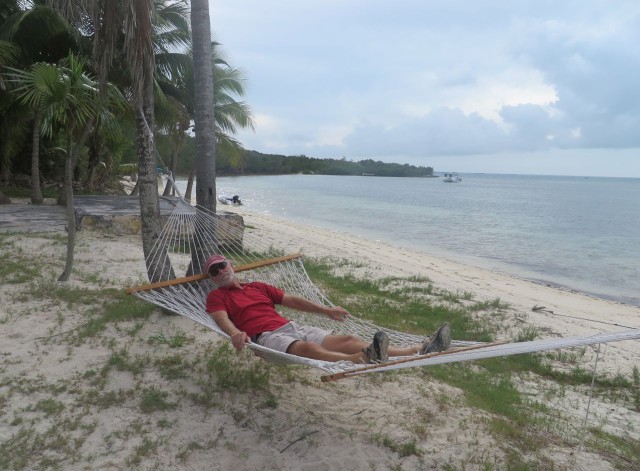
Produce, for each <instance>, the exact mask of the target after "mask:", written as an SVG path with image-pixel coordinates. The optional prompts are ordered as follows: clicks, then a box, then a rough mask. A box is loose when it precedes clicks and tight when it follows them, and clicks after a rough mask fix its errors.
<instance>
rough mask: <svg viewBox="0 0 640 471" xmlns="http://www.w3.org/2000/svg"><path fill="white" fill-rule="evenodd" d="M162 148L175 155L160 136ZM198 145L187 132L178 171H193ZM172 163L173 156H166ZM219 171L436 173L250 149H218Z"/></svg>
mask: <svg viewBox="0 0 640 471" xmlns="http://www.w3.org/2000/svg"><path fill="white" fill-rule="evenodd" d="M157 145H158V152H159V153H160V155H162V156H170V155H173V153H174V152H175V149H174V148H173V145H172V143H171V141H170V140H169V139H167V138H166V137H165V136H162V135H161V136H158V139H157ZM194 156H195V145H194V142H193V138H192V137H191V136H187V139H185V141H184V143H183V145H182V147H181V149H180V150H179V151H178V159H177V166H176V172H175V173H176V174H177V175H189V173H190V172H191V170H192V169H193V167H194V160H195V158H194ZM165 161H166V164H167V165H169V161H170V159H169V158H167V159H165ZM216 172H217V174H218V175H220V176H224V175H289V174H298V173H303V174H309V175H358V176H367V177H434V176H435V175H434V172H433V167H422V166H419V167H417V166H415V165H409V164H396V163H386V162H380V161H375V160H373V159H365V160H360V161H357V162H355V161H353V160H347V158H346V157H343V158H341V159H328V158H327V159H320V158H317V157H307V156H306V155H281V154H263V153H261V152H258V151H255V150H246V151H244V153H243V154H242V155H241V156H235V158H230V157H229V156H227V155H225V154H224V152H221V151H220V149H219V150H218V154H217V156H216Z"/></svg>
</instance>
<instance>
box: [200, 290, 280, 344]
mask: <svg viewBox="0 0 640 471" xmlns="http://www.w3.org/2000/svg"><path fill="white" fill-rule="evenodd" d="M283 296H284V291H282V290H281V289H279V288H276V287H275V286H271V285H268V284H266V283H261V282H259V281H254V282H252V283H247V284H243V285H242V288H237V287H235V286H231V287H228V288H227V287H221V288H217V289H214V290H213V291H211V292H210V293H209V295H208V296H207V304H206V309H207V312H209V313H212V312H216V311H225V312H226V313H227V315H228V316H229V319H230V320H231V322H233V324H234V325H235V326H236V327H237V328H238V329H240V330H242V331H243V332H246V333H247V335H248V336H250V337H252V336H254V335H258V334H261V333H263V332H271V331H274V330H276V329H278V328H280V327H282V326H283V325H285V324H288V323H289V321H288V320H287V319H285V318H284V317H282V316H281V315H280V314H278V312H277V311H276V309H275V305H276V304H282V297H283Z"/></svg>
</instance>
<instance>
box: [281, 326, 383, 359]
mask: <svg viewBox="0 0 640 471" xmlns="http://www.w3.org/2000/svg"><path fill="white" fill-rule="evenodd" d="M388 347H389V338H388V337H387V334H385V333H384V332H376V334H375V335H374V336H373V342H371V343H370V344H367V343H366V342H364V341H363V340H362V339H360V338H358V337H355V336H353V335H333V334H329V335H326V336H325V337H324V339H323V340H322V344H318V343H316V342H305V341H302V340H298V341H296V342H294V343H292V344H291V345H289V348H288V349H287V353H291V354H293V355H298V356H303V357H307V358H313V359H316V360H325V361H341V360H343V361H350V362H352V363H360V362H364V363H379V362H384V361H387V359H388V358H389V355H388V353H387V349H388Z"/></svg>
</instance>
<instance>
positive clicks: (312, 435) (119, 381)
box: [0, 208, 640, 471]
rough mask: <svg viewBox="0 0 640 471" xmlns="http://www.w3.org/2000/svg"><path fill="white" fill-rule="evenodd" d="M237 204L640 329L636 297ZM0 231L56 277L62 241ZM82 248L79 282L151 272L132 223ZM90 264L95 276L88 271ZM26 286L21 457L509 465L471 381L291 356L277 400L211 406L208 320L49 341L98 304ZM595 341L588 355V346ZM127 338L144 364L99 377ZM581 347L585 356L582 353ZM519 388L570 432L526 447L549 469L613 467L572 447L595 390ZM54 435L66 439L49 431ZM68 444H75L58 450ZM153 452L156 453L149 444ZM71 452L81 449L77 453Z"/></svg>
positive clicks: (595, 408)
mask: <svg viewBox="0 0 640 471" xmlns="http://www.w3.org/2000/svg"><path fill="white" fill-rule="evenodd" d="M234 211H237V212H240V213H242V214H244V216H245V220H246V221H245V222H246V224H248V225H250V226H251V227H254V228H255V230H256V231H258V232H259V233H261V234H264V235H265V236H268V237H270V238H272V239H273V238H275V239H276V240H278V241H279V244H278V245H280V246H282V247H286V248H287V249H291V250H292V251H295V250H302V252H303V253H304V254H307V255H312V256H316V255H319V256H323V255H333V256H339V257H344V258H349V259H353V260H359V261H361V262H364V263H366V264H370V265H371V266H372V267H374V269H375V270H379V272H378V273H380V274H381V275H387V274H389V275H401V276H409V275H424V276H427V277H429V278H430V279H431V280H433V282H434V283H435V284H436V285H437V286H439V287H440V288H443V289H447V290H450V291H459V292H470V293H472V294H473V297H474V299H475V300H493V299H495V298H500V299H501V300H502V301H503V302H507V303H510V304H511V305H512V306H513V312H514V313H515V316H517V317H518V318H520V319H521V320H522V321H524V322H528V323H530V324H532V325H534V326H538V327H539V328H541V329H544V330H545V332H547V334H546V335H548V336H555V335H561V336H574V335H585V334H589V333H598V332H605V331H607V332H608V331H616V330H622V327H616V326H614V325H611V324H621V325H625V326H632V327H638V319H639V318H640V317H639V314H640V309H638V308H636V307H632V306H626V305H622V304H619V303H615V302H611V301H606V300H602V299H596V298H593V297H589V296H586V295H583V294H579V293H575V292H571V291H567V290H560V289H556V288H552V287H547V286H543V285H540V284H535V283H531V282H528V281H525V280H519V279H515V278H512V277H508V276H504V275H501V274H499V273H495V272H492V271H487V270H483V269H480V268H475V267H470V266H466V265H461V264H458V263H455V262H452V261H449V260H444V259H441V258H438V257H434V256H431V255H429V254H425V253H421V252H416V251H411V250H406V249H402V248H399V247H394V246H391V245H389V244H384V243H380V242H373V241H367V240H365V239H361V238H358V237H353V236H350V235H347V234H338V233H336V232H331V231H326V230H322V229H318V228H315V227H309V226H303V225H298V224H292V223H290V222H288V221H283V220H278V219H277V218H273V217H265V216H263V215H259V214H253V213H250V212H249V211H246V210H245V209H244V208H237V209H236V208H234ZM4 240H5V241H7V242H8V243H7V244H5V245H4V248H3V247H0V254H5V253H6V250H7V247H10V248H9V250H11V251H13V252H14V253H15V251H20V250H22V251H23V253H26V254H29V256H32V257H33V258H34V259H38V260H40V261H41V263H42V265H43V266H45V267H47V268H45V269H44V270H43V274H42V278H43V283H51V282H52V281H53V280H55V278H56V277H57V275H58V274H59V273H60V272H61V270H62V267H63V264H64V243H63V242H61V241H58V242H57V243H54V242H51V241H50V236H48V235H47V236H33V235H32V236H28V237H27V236H17V237H9V238H8V239H4ZM76 253H77V256H76V270H77V272H76V273H80V274H83V275H84V276H78V275H76V276H74V277H73V279H72V281H71V282H70V283H69V285H70V286H72V287H83V288H87V289H98V288H100V287H105V286H107V287H113V288H116V289H121V288H123V287H125V286H128V285H131V284H134V283H136V282H138V281H140V280H142V279H144V274H145V268H144V263H143V261H142V258H143V256H142V249H141V244H140V240H139V237H138V236H121V237H114V236H108V235H104V234H97V233H90V232H86V231H83V232H81V233H79V240H78V247H77V252H76ZM87 274H97V275H98V277H97V279H96V280H93V279H92V278H91V277H90V276H87ZM80 279H84V281H79V280H80ZM44 286H46V285H44ZM21 289H23V288H21V287H20V285H14V284H10V283H3V284H2V286H0V306H2V307H0V310H1V311H0V312H2V314H1V315H0V345H1V348H0V353H1V354H2V355H1V356H0V444H4V446H6V449H8V450H11V452H12V453H19V451H20V449H21V448H20V447H19V446H18V445H19V444H20V443H22V449H24V448H25V447H27V444H29V443H32V444H34V443H36V441H35V438H34V437H32V438H31V439H25V440H24V441H21V440H20V439H19V437H20V436H22V435H21V433H22V434H24V433H25V432H24V430H28V429H31V430H32V431H33V432H34V433H37V434H39V435H38V437H39V438H40V439H41V440H42V441H41V442H38V443H37V446H36V447H35V449H34V451H33V452H32V453H30V454H29V455H28V458H27V459H28V462H27V464H26V466H25V469H31V468H34V467H38V466H39V465H42V463H43V459H44V458H50V459H51V463H57V464H50V465H49V466H50V467H56V466H57V467H60V468H61V469H103V470H124V469H132V468H139V469H162V470H165V469H166V470H174V469H180V470H183V469H184V470H200V469H214V470H229V469H235V470H253V469H269V470H270V469H274V470H275V469H278V470H279V469H305V470H331V469H336V470H337V469H344V470H353V469H380V470H384V469H404V470H413V469H416V470H417V469H442V468H443V467H445V465H451V466H452V468H451V469H482V468H483V464H491V465H492V467H493V469H505V466H506V464H505V455H506V451H507V449H506V448H505V446H504V444H500V443H496V442H495V440H494V439H493V437H492V435H491V434H490V432H489V430H488V428H487V424H486V422H485V418H486V414H485V413H483V412H478V411H477V410H473V409H471V408H469V407H468V406H466V405H464V404H465V401H464V400H463V395H464V393H463V392H462V391H460V390H458V389H456V388H453V387H450V386H447V385H444V384H439V383H436V382H433V381H425V380H424V379H423V377H422V375H421V374H420V372H419V371H415V372H410V373H408V374H402V375H387V374H383V375H366V376H365V377H362V378H358V379H353V380H345V381H342V382H338V383H329V384H325V383H320V382H319V381H318V378H319V376H320V372H318V371H313V370H307V369H300V368H296V367H290V368H291V369H290V370H283V371H285V372H286V371H289V372H293V374H294V376H295V378H294V379H288V378H287V373H272V390H273V392H274V394H275V396H276V401H277V404H276V405H275V406H273V405H272V406H271V407H265V406H262V405H261V404H263V403H264V401H265V395H264V393H262V392H260V391H257V392H255V393H247V394H244V393H234V392H233V391H232V390H231V391H227V392H224V393H223V392H217V391H214V392H213V397H215V398H216V401H215V404H214V405H213V406H212V407H205V406H203V405H200V404H198V403H197V402H194V401H193V400H191V399H190V397H191V394H202V393H203V391H207V390H209V391H210V389H211V388H207V386H206V385H203V383H202V378H203V376H202V375H201V374H196V373H193V371H200V370H199V368H204V365H205V364H206V361H207V360H208V358H209V356H210V353H208V352H209V351H210V348H212V344H213V343H214V342H216V341H217V339H216V338H215V337H214V336H213V335H212V334H211V332H209V331H206V330H205V329H203V328H201V327H199V326H197V325H195V324H194V323H193V322H192V321H190V320H188V319H185V318H181V317H176V316H166V315H162V314H160V313H155V314H154V315H152V317H151V318H150V319H149V320H147V321H146V322H145V323H143V324H139V325H137V326H136V322H134V321H130V322H125V323H120V324H117V325H113V324H111V325H109V326H107V328H106V329H105V331H103V332H102V333H101V334H100V336H99V337H98V338H95V339H92V340H87V341H85V342H83V343H80V344H73V343H72V342H70V340H69V339H68V338H67V337H65V336H64V335H61V336H58V337H52V338H49V339H46V337H48V336H50V335H52V334H57V333H60V332H65V331H67V330H70V329H73V328H75V327H77V326H80V325H83V324H84V323H85V322H86V319H87V316H88V315H91V314H92V309H96V307H92V306H87V307H86V310H87V311H88V312H86V313H85V312H84V308H83V307H82V304H79V303H76V304H74V305H73V307H69V306H68V305H67V304H66V303H65V302H62V301H60V302H56V303H52V302H51V301H50V300H47V299H45V300H41V299H36V298H33V297H32V296H29V297H22V296H20V292H21ZM43 289H46V288H43ZM534 305H541V306H545V307H546V308H547V309H549V310H552V311H554V314H549V313H545V312H540V313H534V312H532V311H531V308H532V307H533V306H534ZM136 329H137V330H136ZM175 332H184V333H185V334H186V335H187V336H188V337H189V338H190V339H191V340H190V342H188V343H187V345H186V346H184V347H182V348H179V349H174V348H170V347H169V346H167V345H157V344H154V345H152V344H150V343H149V338H150V337H152V336H154V335H157V334H158V333H164V334H166V335H167V336H170V335H173V333H175ZM588 350H590V355H591V356H592V355H593V349H588ZM122 351H126V352H127V354H128V357H129V358H130V359H139V360H140V361H141V362H142V363H144V361H145V359H147V360H146V361H147V363H146V366H144V367H143V372H142V373H137V374H133V373H132V372H131V371H127V370H126V369H125V370H119V369H118V368H116V367H112V368H111V369H110V370H109V372H108V373H106V382H105V383H104V384H103V386H101V387H102V389H100V386H97V385H96V384H97V382H96V381H94V382H92V381H91V378H94V376H91V374H89V373H87V372H88V371H94V372H98V373H97V374H95V377H96V378H97V377H99V376H100V373H99V372H100V371H101V370H102V369H103V368H104V367H105V365H107V362H108V361H109V359H110V358H113V354H114V352H122ZM175 355H181V356H182V357H184V358H186V359H187V360H190V361H194V362H195V361H198V362H199V363H197V364H196V365H197V367H195V366H194V367H193V368H192V369H189V368H188V369H187V371H189V374H188V376H187V377H185V378H180V379H175V380H168V379H166V378H165V377H162V376H161V375H159V374H158V373H157V370H156V368H154V367H153V366H154V364H155V363H154V361H155V360H153V359H158V358H161V359H162V358H170V357H172V356H175ZM586 357H587V361H588V362H589V361H590V360H589V358H588V357H589V355H587V356H586ZM639 359H640V342H637V341H636V342H621V343H617V344H611V345H608V346H605V347H604V351H603V354H602V355H601V358H600V363H599V365H598V371H599V372H604V371H607V372H610V373H616V372H618V371H620V372H622V373H624V374H629V373H630V372H631V371H632V369H633V368H634V367H637V366H638V362H639ZM246 361H247V363H248V364H249V365H251V364H255V363H256V362H261V360H258V359H254V358H252V357H250V356H247V357H246ZM587 366H589V363H587ZM150 387H154V388H157V389H159V390H162V391H166V392H167V393H168V396H167V399H166V400H167V401H168V402H171V403H175V404H177V406H176V408H175V409H170V410H165V411H156V412H153V413H150V414H149V413H143V412H141V410H140V397H141V394H142V392H141V391H143V390H144V389H145V388H150ZM522 387H523V388H524V389H525V390H526V391H528V393H529V394H530V395H531V398H532V399H535V400H538V401H543V400H545V398H546V399H548V401H549V404H548V405H549V407H550V410H549V412H548V414H549V415H550V416H551V415H553V416H554V417H556V414H561V416H562V417H566V419H561V418H556V419H555V421H556V422H555V423H557V424H559V425H557V426H556V427H555V428H554V432H555V433H556V434H558V435H554V436H561V437H563V439H562V440H559V441H556V442H553V443H549V444H548V445H547V446H546V447H543V452H542V453H541V454H538V455H531V456H526V455H525V457H524V458H525V459H532V460H536V461H537V462H540V461H541V460H549V462H551V463H553V465H554V466H555V467H554V468H553V469H583V470H594V471H595V470H606V469H613V465H612V461H609V460H608V459H607V457H603V456H598V455H595V454H592V453H589V452H588V451H587V450H588V447H582V448H580V447H579V441H580V437H581V434H582V428H581V426H582V420H583V418H584V414H585V411H586V401H587V399H588V397H587V396H586V395H585V391H584V390H582V389H581V390H573V389H571V390H568V391H566V393H565V394H562V395H558V394H555V395H550V396H548V395H547V392H548V391H550V390H553V388H554V387H555V388H557V386H554V385H553V384H552V383H546V382H542V381H531V382H530V383H528V382H527V381H523V382H522ZM92 391H97V394H98V395H99V396H100V397H103V398H104V397H105V395H106V394H107V393H109V392H110V393H111V394H113V395H114V396H117V397H118V399H117V400H115V401H114V402H113V404H110V405H109V406H98V405H96V403H95V401H94V399H91V398H92V397H93V396H90V395H87V394H89V393H91V392H92ZM118 395H119V396H118ZM50 398H54V399H55V400H56V401H59V402H61V403H62V404H64V410H63V411H62V412H58V413H53V414H50V415H47V414H45V413H43V411H42V403H41V402H39V401H43V400H47V399H50ZM92 401H94V402H92ZM38 404H41V405H40V406H39V407H38ZM74 420H76V421H77V422H76V425H75V426H73V425H72V424H73V423H74V422H73V421H74ZM589 426H591V427H600V428H601V429H602V430H605V431H607V432H610V433H614V434H616V435H618V436H621V437H624V438H625V439H627V440H638V439H640V413H638V412H637V411H633V410H631V408H629V407H625V406H624V404H620V402H619V401H614V400H613V399H612V400H607V399H603V398H595V399H594V400H593V402H592V404H591V409H590V417H589ZM21 430H22V432H21ZM52 430H55V432H52ZM59 436H62V437H67V441H66V442H64V441H63V440H59V441H55V440H54V437H59ZM47 437H48V438H47ZM393 444H405V445H406V444H413V445H414V446H415V447H416V448H417V449H418V450H419V451H420V453H421V455H422V456H421V457H417V456H415V455H409V456H401V454H399V453H398V452H397V450H396V451H394V449H393ZM9 445H11V446H9ZM145 446H146V448H145ZM65 447H67V448H66V449H69V450H73V451H69V452H67V453H65V452H61V451H59V450H61V449H62V450H64V449H65ZM285 448H286V449H285ZM147 449H150V451H149V452H143V451H140V450H147ZM56 450H58V451H56ZM69 456H75V457H76V461H73V460H71V459H69ZM136 457H137V458H136ZM56 460H62V461H60V462H57V461H56ZM542 462H544V461H542ZM0 463H2V461H0ZM636 464H637V463H636ZM632 465H633V464H632ZM42 467H47V466H42ZM549 469H551V467H549ZM631 469H632V468H631Z"/></svg>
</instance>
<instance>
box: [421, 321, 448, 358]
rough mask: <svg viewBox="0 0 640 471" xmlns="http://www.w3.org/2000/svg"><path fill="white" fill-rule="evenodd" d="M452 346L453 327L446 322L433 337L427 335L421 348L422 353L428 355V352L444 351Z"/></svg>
mask: <svg viewBox="0 0 640 471" xmlns="http://www.w3.org/2000/svg"><path fill="white" fill-rule="evenodd" d="M450 346H451V329H450V328H449V324H448V323H447V322H445V323H444V324H442V325H441V326H440V327H438V330H436V331H435V333H434V334H433V335H432V336H431V337H427V338H426V339H424V342H422V348H421V349H420V355H426V354H427V353H434V352H443V351H445V350H448V349H449V347H450Z"/></svg>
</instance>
